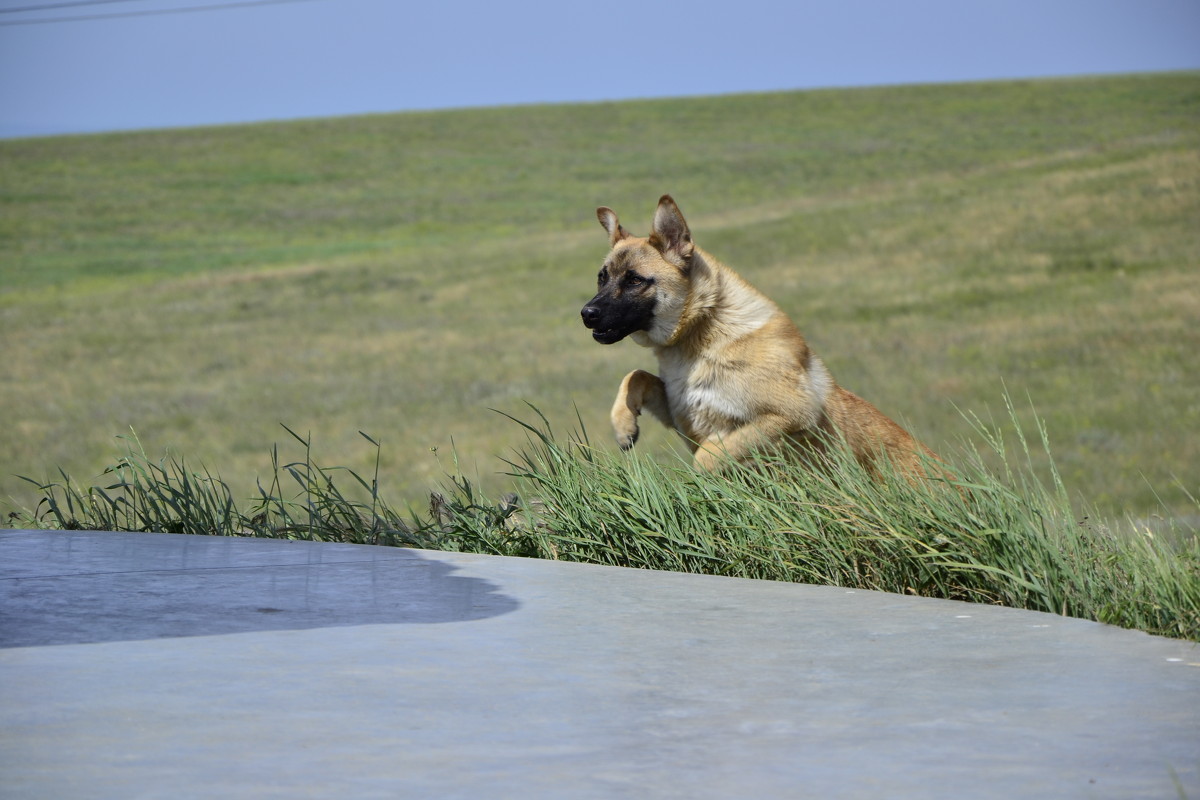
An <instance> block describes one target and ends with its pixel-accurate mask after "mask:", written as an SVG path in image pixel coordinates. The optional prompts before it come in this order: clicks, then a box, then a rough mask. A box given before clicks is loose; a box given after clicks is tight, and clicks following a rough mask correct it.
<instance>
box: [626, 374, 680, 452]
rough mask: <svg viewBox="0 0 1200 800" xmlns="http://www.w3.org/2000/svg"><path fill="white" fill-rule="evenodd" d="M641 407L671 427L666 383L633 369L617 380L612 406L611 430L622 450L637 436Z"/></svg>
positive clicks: (628, 446)
mask: <svg viewBox="0 0 1200 800" xmlns="http://www.w3.org/2000/svg"><path fill="white" fill-rule="evenodd" d="M643 409H645V410H646V411H649V412H650V413H651V414H653V415H654V416H655V417H657V418H658V419H659V421H661V422H662V424H664V425H666V426H667V427H671V411H670V409H669V408H668V407H667V387H666V385H665V384H663V382H662V379H661V378H659V377H658V376H657V375H651V374H650V373H649V372H646V371H645V370H641V369H635V370H634V371H633V372H631V373H629V374H628V375H626V376H625V379H624V380H623V381H621V388H620V389H618V390H617V400H616V402H614V403H613V407H612V426H613V433H614V434H616V437H617V444H619V445H620V446H621V449H622V450H628V449H629V448H631V447H633V444H634V442H636V441H637V439H638V422H637V418H638V415H639V414H641V413H642V410H643Z"/></svg>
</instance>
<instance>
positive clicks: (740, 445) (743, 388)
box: [589, 195, 929, 472]
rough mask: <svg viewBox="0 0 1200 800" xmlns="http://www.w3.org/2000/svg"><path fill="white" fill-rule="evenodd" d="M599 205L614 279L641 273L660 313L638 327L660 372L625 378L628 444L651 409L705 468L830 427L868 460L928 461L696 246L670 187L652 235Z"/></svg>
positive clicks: (622, 432)
mask: <svg viewBox="0 0 1200 800" xmlns="http://www.w3.org/2000/svg"><path fill="white" fill-rule="evenodd" d="M596 214H597V217H598V218H599V220H600V223H601V225H603V226H604V228H605V230H607V231H608V233H609V242H610V245H611V247H612V250H611V252H610V254H609V258H608V259H607V261H606V265H605V269H606V270H608V271H611V274H612V275H614V276H616V277H618V278H619V277H620V276H621V275H624V274H626V273H629V272H634V273H635V274H636V275H637V276H640V277H642V278H646V279H648V280H649V281H650V283H651V287H650V288H649V289H644V290H643V291H652V292H653V309H654V311H653V318H652V322H651V323H650V324H649V325H647V326H646V328H645V329H644V330H639V331H636V332H633V333H632V334H630V338H632V339H633V340H634V341H635V342H637V343H638V344H640V345H642V346H645V347H650V348H651V349H652V350H653V351H654V354H655V355H656V356H657V357H658V363H659V375H657V376H656V375H652V374H650V373H649V372H645V371H643V370H634V371H633V372H631V373H629V374H628V375H626V376H625V379H624V380H623V381H622V382H621V387H620V389H619V390H618V392H617V399H616V402H615V403H614V404H613V408H612V424H613V430H614V432H615V434H616V437H617V441H618V443H619V444H620V445H621V447H622V448H628V447H630V446H632V445H633V443H634V441H636V439H637V435H638V416H639V415H640V414H641V413H642V411H649V412H650V413H651V414H652V415H653V416H655V417H657V418H658V419H659V420H660V421H662V423H663V424H664V425H667V426H668V427H671V428H674V429H675V430H677V431H678V432H679V433H680V434H681V435H682V436H683V437H684V438H685V439H686V440H687V441H688V443H689V445H690V447H691V449H692V452H693V453H694V459H695V466H696V467H697V468H699V469H703V470H713V469H716V468H718V467H719V466H720V463H721V460H722V459H723V458H725V457H727V456H728V457H732V458H734V459H738V460H740V459H744V458H745V457H746V456H748V455H749V454H750V453H751V452H752V451H754V450H757V449H762V448H766V447H771V446H775V445H778V444H781V443H784V442H789V441H790V442H792V443H794V444H796V445H798V446H799V447H800V448H801V449H812V448H816V447H820V446H821V444H822V443H823V442H824V441H828V437H829V435H833V436H835V437H841V438H842V439H844V441H845V442H846V444H847V446H848V447H849V448H850V449H851V451H852V452H853V453H854V455H855V457H856V458H857V459H858V460H859V462H860V463H862V464H863V465H864V466H866V467H868V468H871V467H872V465H873V463H874V461H875V459H876V458H877V457H878V456H879V454H880V453H886V454H887V456H888V457H889V458H890V459H891V460H892V461H893V462H894V463H896V464H897V465H898V466H900V467H901V468H902V469H905V470H906V471H909V472H919V471H920V470H921V468H920V455H919V454H928V452H929V451H928V450H926V449H925V448H924V447H923V446H922V445H920V444H919V443H918V442H916V441H915V440H914V439H913V438H912V437H911V436H910V435H909V434H908V433H907V432H906V431H905V430H904V429H903V428H901V427H900V426H899V425H897V424H896V423H895V422H893V421H892V420H890V419H888V418H887V417H886V416H884V415H883V414H882V413H881V412H880V411H879V410H878V409H876V408H875V407H874V406H873V405H871V404H870V403H868V402H867V401H866V400H863V399H862V398H860V397H858V396H857V395H855V394H853V393H851V392H849V391H847V390H846V389H843V388H842V387H841V386H838V384H837V382H836V381H834V379H833V377H832V376H831V375H830V374H829V371H828V370H827V369H826V368H825V365H824V364H823V363H822V362H821V360H820V359H819V358H817V356H816V355H814V354H813V353H812V351H811V350H810V349H809V347H808V344H807V342H805V340H804V337H803V336H802V335H801V333H800V331H799V330H798V329H797V328H796V326H795V325H794V324H793V323H792V321H791V320H790V319H788V317H787V315H786V314H784V313H783V311H782V310H780V309H779V307H778V306H776V305H775V304H774V303H773V302H771V301H770V300H769V299H767V298H766V297H765V296H764V295H763V294H761V293H760V292H759V291H758V290H756V289H755V288H754V287H752V286H751V285H750V284H748V283H747V282H746V281H745V280H743V279H742V278H741V277H740V276H739V275H738V274H737V273H736V272H734V271H733V270H732V269H730V268H729V267H727V266H725V265H724V264H722V263H721V262H719V261H718V260H716V259H715V258H713V257H712V256H711V255H710V254H708V253H707V252H705V251H704V250H702V249H700V248H699V247H696V246H695V245H694V244H693V243H692V239H691V233H690V230H689V229H688V226H687V223H686V222H685V221H684V218H683V215H682V214H681V213H680V211H679V208H678V206H676V205H675V202H674V200H672V199H671V197H670V196H668V195H664V196H663V197H662V199H661V200H659V204H658V209H657V211H656V212H655V215H654V223H653V230H652V232H651V234H650V236H648V237H646V238H639V237H635V236H631V235H630V234H629V233H628V232H627V231H626V230H625V229H624V228H623V227H621V224H620V222H619V221H618V219H617V215H616V213H614V212H613V211H612V210H611V209H608V208H599V209H597V212H596ZM606 274H608V273H606ZM589 327H591V325H590V324H589Z"/></svg>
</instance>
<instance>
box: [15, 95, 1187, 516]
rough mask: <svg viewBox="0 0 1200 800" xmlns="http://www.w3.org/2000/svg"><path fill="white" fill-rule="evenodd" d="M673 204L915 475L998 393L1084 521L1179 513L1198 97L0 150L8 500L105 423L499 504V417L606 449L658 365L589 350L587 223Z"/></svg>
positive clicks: (236, 466)
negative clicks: (576, 428) (908, 432)
mask: <svg viewBox="0 0 1200 800" xmlns="http://www.w3.org/2000/svg"><path fill="white" fill-rule="evenodd" d="M667 191H669V192H671V193H672V194H673V195H674V196H675V198H676V199H677V200H678V201H679V203H680V205H681V206H682V208H683V211H684V213H685V214H687V216H688V219H689V222H690V223H691V226H692V229H693V232H694V234H695V236H696V239H697V241H698V242H699V243H700V244H701V246H703V247H704V248H705V249H707V250H709V251H710V252H712V253H714V254H715V255H716V256H718V257H719V258H721V259H722V260H723V261H725V262H726V263H728V264H730V265H732V266H734V267H736V268H738V269H739V270H741V271H742V272H743V274H745V276H746V277H747V278H749V279H750V280H751V281H752V282H753V283H755V284H756V285H758V286H759V287H760V288H761V289H763V290H764V291H765V292H766V293H767V294H769V295H770V296H772V297H773V298H774V299H775V300H777V301H778V302H779V303H780V305H781V306H783V307H784V308H785V309H786V310H788V311H789V312H790V313H791V314H792V315H793V317H794V319H796V321H797V322H798V323H799V325H800V327H801V329H802V330H803V331H804V332H805V334H806V335H807V336H808V338H809V339H810V341H811V343H812V344H813V346H814V348H815V349H816V350H817V352H818V353H820V354H821V355H822V356H823V357H824V359H825V361H826V363H827V364H828V365H829V366H830V368H831V370H832V371H833V373H834V375H835V376H836V377H837V378H838V379H839V381H840V382H841V383H842V384H844V385H845V386H847V387H848V388H850V389H852V390H853V391H855V392H857V393H859V394H862V395H863V396H865V397H867V398H868V399H870V400H871V401H872V402H873V403H875V404H876V405H877V406H879V407H880V408H881V409H882V410H884V411H885V412H886V413H888V414H890V415H892V416H894V417H896V418H898V419H902V420H904V421H905V422H906V423H907V424H908V425H909V427H910V428H911V429H912V430H913V431H914V432H915V433H916V434H917V435H918V436H919V437H920V438H922V439H923V440H924V441H926V442H927V443H928V444H930V445H931V446H932V447H933V448H934V449H936V450H938V451H939V452H942V453H946V454H949V455H950V457H951V458H952V457H953V453H954V452H955V451H956V449H957V448H959V447H960V446H961V441H962V440H963V438H964V437H966V438H970V436H971V435H972V434H971V426H970V424H969V422H968V420H967V419H965V418H964V415H963V413H961V412H960V409H961V411H962V412H968V413H974V414H977V415H979V416H980V417H984V418H987V417H988V416H989V414H994V415H996V416H997V417H1003V416H1004V413H1005V412H1004V410H1003V396H1004V393H1005V391H1006V390H1007V391H1008V392H1009V393H1010V394H1011V395H1012V396H1013V397H1014V398H1015V399H1016V400H1017V402H1018V412H1019V414H1020V415H1021V416H1022V417H1023V418H1024V419H1025V420H1027V421H1030V420H1032V419H1033V413H1032V411H1031V410H1030V404H1032V406H1033V408H1035V409H1036V412H1037V414H1038V415H1039V416H1040V417H1042V418H1043V419H1044V420H1045V422H1046V426H1047V429H1048V433H1049V438H1050V442H1051V445H1052V448H1053V452H1054V455H1055V458H1056V460H1057V462H1058V465H1059V468H1060V470H1061V471H1062V473H1063V478H1064V480H1065V482H1066V483H1067V486H1068V488H1069V489H1070V490H1071V492H1072V493H1073V494H1075V495H1076V496H1078V497H1079V498H1081V499H1083V500H1085V501H1086V502H1087V503H1089V504H1094V505H1095V506H1096V507H1097V508H1098V509H1099V510H1100V511H1101V512H1102V513H1104V514H1106V515H1118V514H1126V513H1128V514H1132V515H1136V516H1146V515H1150V514H1153V513H1159V512H1160V503H1161V504H1163V505H1165V510H1166V511H1167V512H1169V513H1172V514H1196V513H1197V508H1196V503H1195V501H1193V500H1191V499H1190V498H1189V494H1190V495H1191V496H1192V497H1196V496H1200V436H1196V435H1195V433H1194V431H1196V430H1200V401H1197V397H1200V369H1198V368H1197V367H1198V366H1200V356H1197V353H1200V325H1198V324H1197V320H1200V280H1198V279H1197V275H1200V225H1198V224H1197V223H1198V222H1200V74H1196V73H1183V74H1166V75H1142V76H1128V77H1105V78H1095V79H1092V78H1088V79H1076V80H1054V81H1034V82H1008V83H988V84H963V85H939V86H911V87H887V88H876V89H857V90H839V91H815V92H795V93H774V94H759V95H742V96H729V97H714V98H694V99H680V100H666V101H639V102H628V103H608V104H590V105H577V106H546V107H522V108H498V109H480V110H464V111H451V112H436V113H411V114H395V115H378V116H368V117H356V118H344V119H329V120H313V121H305V122H293V123H279V124H266V125H252V126H238V127H227V128H205V129H195V130H173V131H157V132H142V133H128V134H112V135H103V136H83V137H60V138H47V139H33V140H16V141H5V142H0V203H2V205H3V212H2V213H0V321H2V324H0V347H2V349H3V353H4V361H5V369H4V370H3V372H2V373H0V418H2V419H3V420H4V421H5V424H4V426H3V434H2V435H0V467H2V469H0V472H2V473H3V476H2V477H0V498H3V499H8V498H12V500H13V501H14V502H15V504H16V505H18V506H28V505H30V504H31V503H32V502H33V501H34V497H35V493H34V492H33V491H32V487H31V486H30V485H29V484H27V483H25V482H23V481H21V480H20V479H18V478H17V477H15V476H16V475H25V476H29V477H33V478H38V479H41V478H44V477H51V476H54V475H55V474H57V470H58V468H60V467H61V468H63V469H65V470H67V471H68V472H70V473H71V474H72V475H73V476H75V477H76V478H77V479H79V480H83V481H90V480H93V479H94V477H95V476H96V475H97V473H98V472H99V470H100V469H101V468H102V467H103V466H104V465H105V464H107V463H109V462H110V461H111V460H112V457H113V454H114V453H116V452H117V451H118V450H119V449H120V448H119V445H118V443H117V442H115V441H114V437H116V436H118V435H121V434H123V433H127V432H128V431H129V429H130V428H133V429H135V430H136V432H137V434H138V436H139V437H140V439H141V441H142V443H143V444H144V446H145V447H146V449H147V451H148V452H150V453H151V454H157V453H161V452H163V450H164V449H165V448H168V447H169V448H171V449H172V450H173V451H174V452H177V453H180V454H182V455H183V456H184V457H185V458H186V459H187V460H188V461H189V462H190V463H193V464H197V465H198V464H199V463H203V464H204V465H206V466H207V467H208V468H209V469H210V470H212V471H213V472H215V473H220V474H221V475H222V477H224V479H225V480H226V481H227V482H229V483H230V484H231V485H232V486H233V488H234V490H235V491H242V492H244V493H245V494H246V495H247V496H248V495H252V494H254V492H255V476H256V475H258V474H262V473H265V472H266V471H267V470H268V469H269V468H270V457H271V447H272V444H273V443H274V442H280V443H281V445H280V447H281V454H282V455H283V457H284V458H285V459H286V458H288V457H290V456H291V455H294V453H291V448H292V446H291V445H289V444H287V443H288V442H289V441H290V437H288V436H287V434H286V433H285V432H284V431H283V430H282V429H281V428H280V423H284V424H287V425H289V426H290V427H292V428H293V429H294V430H297V431H299V432H301V433H311V435H312V438H313V441H314V444H315V446H316V447H317V448H318V450H319V452H320V453H321V456H322V461H324V462H325V463H329V464H332V463H341V464H346V465H348V466H353V467H355V468H356V469H364V468H367V467H368V466H369V465H368V464H367V462H368V461H370V462H371V464H372V465H373V460H374V458H375V453H374V451H373V449H371V448H368V447H364V446H363V440H362V438H361V437H360V436H359V433H358V431H365V432H367V433H369V434H370V435H371V436H373V437H374V438H376V439H378V440H379V441H380V442H381V443H382V445H383V450H382V458H383V463H382V466H381V472H382V475H381V479H382V480H383V481H384V482H386V483H388V484H389V486H391V487H393V491H392V493H393V494H404V495H406V496H410V497H411V498H412V500H413V502H414V503H416V504H421V503H423V498H424V497H426V496H427V492H428V490H429V489H430V488H433V487H435V486H436V484H437V483H438V481H439V480H441V478H442V475H443V472H444V471H446V470H449V469H451V468H452V463H451V458H452V449H453V452H455V453H456V454H457V458H458V459H459V462H460V466H461V467H462V468H463V469H464V471H466V472H468V473H470V474H472V475H474V474H475V473H478V475H479V477H480V478H481V479H482V480H483V482H484V484H485V485H488V486H492V487H500V486H503V485H504V484H505V481H506V479H505V478H504V477H503V476H501V475H498V474H497V473H499V472H501V471H503V469H504V464H503V463H502V462H501V461H500V460H499V459H498V458H497V456H501V457H502V456H505V455H507V454H508V452H509V451H510V449H511V448H512V447H514V446H517V445H519V444H520V443H521V442H522V441H523V435H522V431H521V430H520V429H519V428H518V427H517V426H515V425H513V424H512V423H511V422H509V421H507V420H505V419H504V418H503V417H501V416H499V415H497V414H495V413H493V412H491V411H489V409H501V410H504V411H508V412H513V413H517V414H520V413H522V411H523V409H524V403H525V402H529V403H532V404H533V405H535V406H537V407H538V408H540V409H541V410H542V411H544V412H545V413H546V414H547V415H548V416H549V417H550V418H551V419H552V420H555V421H559V422H561V423H562V424H563V425H564V426H569V425H570V424H571V423H572V422H573V421H574V419H575V414H576V408H578V413H579V416H580V418H581V419H582V420H583V422H584V423H585V424H586V426H587V427H588V429H589V431H590V432H591V433H592V435H593V438H594V439H596V440H606V437H607V411H608V407H609V404H610V402H611V397H612V393H613V391H614V390H615V388H616V385H617V382H618V381H619V379H620V377H621V376H622V375H623V374H624V373H625V372H626V371H627V370H629V369H632V368H634V367H638V366H641V367H647V368H649V367H651V366H652V359H651V357H650V356H649V354H648V353H647V352H646V351H642V350H640V349H639V348H637V347H636V346H634V345H633V344H632V343H623V344H621V345H617V346H615V347H611V348H604V347H600V346H598V345H596V344H594V343H593V342H592V341H591V339H590V337H589V336H588V335H587V334H586V332H585V331H584V329H583V328H582V326H581V325H580V324H579V319H578V309H579V307H580V305H582V303H583V302H584V301H585V300H586V299H587V298H588V297H590V296H591V294H592V290H593V282H594V275H595V272H596V269H597V267H598V265H599V262H600V260H601V259H602V258H603V254H604V252H605V248H606V240H605V237H604V234H603V231H602V230H601V229H600V227H599V226H598V225H597V224H596V221H595V218H594V208H595V207H596V206H597V205H601V204H603V205H609V206H612V207H613V208H615V209H617V210H618V212H620V214H621V216H622V220H623V221H624V222H625V224H626V225H627V226H628V227H630V228H631V229H632V230H634V231H635V232H640V231H644V230H645V229H646V227H648V223H649V220H650V215H651V213H652V211H653V208H654V203H655V201H656V200H657V198H658V196H659V195H660V194H662V193H663V192H667ZM1031 427H1032V426H1031ZM651 429H652V426H651V425H649V424H648V425H647V426H646V433H647V435H646V437H645V438H644V440H643V443H642V444H641V445H640V446H641V447H645V448H657V449H658V450H661V451H663V452H668V451H669V448H670V447H672V446H673V445H672V444H671V437H669V436H668V435H666V434H665V433H664V432H660V431H652V430H651ZM435 449H436V451H437V452H436V453H434V452H431V450H435Z"/></svg>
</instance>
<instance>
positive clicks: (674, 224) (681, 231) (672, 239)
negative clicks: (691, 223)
mask: <svg viewBox="0 0 1200 800" xmlns="http://www.w3.org/2000/svg"><path fill="white" fill-rule="evenodd" d="M650 244H652V245H653V246H654V247H655V249H657V250H658V251H659V252H660V253H662V254H663V255H664V256H671V255H674V256H677V257H678V258H679V259H680V260H682V261H685V262H686V261H687V260H688V259H689V258H691V257H692V251H693V250H694V249H695V245H693V244H692V232H691V231H690V230H688V224H687V220H685V219H684V218H683V214H682V213H680V211H679V206H677V205H675V201H674V200H672V199H671V195H669V194H664V195H663V196H662V197H661V198H660V199H659V201H658V210H656V211H655V212H654V232H653V233H651V234H650Z"/></svg>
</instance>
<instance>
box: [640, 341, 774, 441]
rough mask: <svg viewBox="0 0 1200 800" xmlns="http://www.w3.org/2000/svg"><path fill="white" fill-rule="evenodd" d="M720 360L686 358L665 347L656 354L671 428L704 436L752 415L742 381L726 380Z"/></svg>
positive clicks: (744, 420) (736, 424) (727, 427)
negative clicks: (668, 409)
mask: <svg viewBox="0 0 1200 800" xmlns="http://www.w3.org/2000/svg"><path fill="white" fill-rule="evenodd" d="M725 369H726V368H725V367H723V366H722V364H721V363H720V362H717V361H713V360H708V359H703V360H700V359H697V360H692V359H686V358H683V357H681V356H680V355H678V354H677V353H675V352H674V351H671V350H668V351H666V352H663V353H660V354H659V377H661V378H662V381H663V383H664V384H665V386H666V390H667V405H668V406H669V407H670V409H671V417H672V419H673V420H674V421H675V427H676V428H677V429H679V430H680V432H684V430H685V429H691V430H692V432H693V433H694V434H698V435H702V436H708V435H711V434H714V433H724V432H726V431H728V430H732V429H733V428H736V427H739V426H740V425H742V424H744V423H745V422H747V421H749V420H750V419H751V418H752V417H753V416H754V409H753V408H752V405H751V398H750V397H749V396H748V395H747V394H746V392H745V390H744V388H743V384H742V382H740V381H737V380H729V379H728V378H727V377H726V376H725V375H724V374H722V373H723V372H724V371H725Z"/></svg>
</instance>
